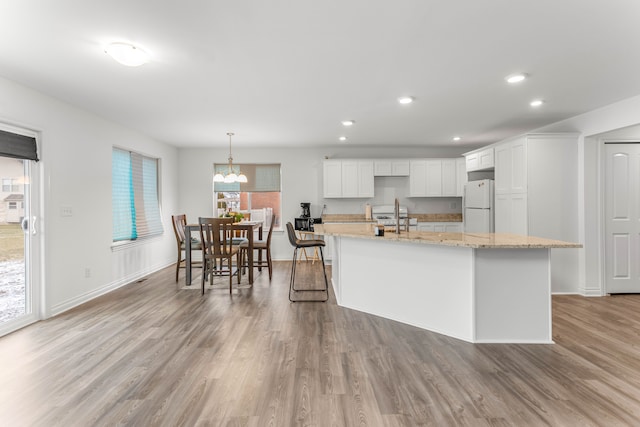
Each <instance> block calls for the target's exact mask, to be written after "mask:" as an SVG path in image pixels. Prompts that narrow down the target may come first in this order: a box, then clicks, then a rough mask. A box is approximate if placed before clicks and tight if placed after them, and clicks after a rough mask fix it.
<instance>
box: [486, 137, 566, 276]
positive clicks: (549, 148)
mask: <svg viewBox="0 0 640 427" xmlns="http://www.w3.org/2000/svg"><path fill="white" fill-rule="evenodd" d="M577 155H578V143H577V136H576V135H575V134H531V135H525V136H523V137H520V138H518V139H515V140H512V141H508V142H505V143H502V144H498V145H496V146H495V229H496V233H516V234H524V235H531V236H538V237H545V238H549V239H557V240H566V241H575V240H576V239H577V235H574V234H572V231H571V230H576V227H575V215H573V214H572V213H573V212H576V209H577V200H578V196H577ZM558 265H560V264H558ZM554 274H555V273H554Z"/></svg>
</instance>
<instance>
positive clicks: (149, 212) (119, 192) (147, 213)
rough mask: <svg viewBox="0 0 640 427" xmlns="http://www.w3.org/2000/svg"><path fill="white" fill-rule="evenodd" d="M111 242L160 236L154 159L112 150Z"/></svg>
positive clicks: (156, 165) (156, 163)
mask: <svg viewBox="0 0 640 427" xmlns="http://www.w3.org/2000/svg"><path fill="white" fill-rule="evenodd" d="M111 187H112V194H111V198H112V210H113V241H114V242H119V241H124V240H136V239H139V238H143V237H149V236H154V235H158V234H162V232H163V228H162V220H161V215H160V202H159V196H158V159H154V158H151V157H146V156H143V155H141V154H138V153H134V152H131V151H126V150H121V149H119V148H114V149H113V154H112V176H111Z"/></svg>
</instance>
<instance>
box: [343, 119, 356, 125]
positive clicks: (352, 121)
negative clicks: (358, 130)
mask: <svg viewBox="0 0 640 427" xmlns="http://www.w3.org/2000/svg"><path fill="white" fill-rule="evenodd" d="M354 123H355V121H354V120H343V121H342V126H353V124H354Z"/></svg>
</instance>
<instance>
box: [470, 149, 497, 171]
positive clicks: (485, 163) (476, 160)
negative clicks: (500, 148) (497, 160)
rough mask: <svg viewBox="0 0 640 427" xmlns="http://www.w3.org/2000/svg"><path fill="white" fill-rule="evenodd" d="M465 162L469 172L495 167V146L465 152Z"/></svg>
mask: <svg viewBox="0 0 640 427" xmlns="http://www.w3.org/2000/svg"><path fill="white" fill-rule="evenodd" d="M465 163H466V165H467V172H473V171H481V170H489V169H493V167H494V159H493V147H492V148H484V149H482V150H478V151H474V152H472V153H468V154H465Z"/></svg>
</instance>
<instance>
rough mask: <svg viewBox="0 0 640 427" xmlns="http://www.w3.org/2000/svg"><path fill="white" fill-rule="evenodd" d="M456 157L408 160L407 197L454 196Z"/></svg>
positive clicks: (455, 189)
mask: <svg viewBox="0 0 640 427" xmlns="http://www.w3.org/2000/svg"><path fill="white" fill-rule="evenodd" d="M457 194H458V186H457V171H456V159H417V160H411V161H410V162H409V197H447V196H453V197H455V196H456V195H457Z"/></svg>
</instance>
